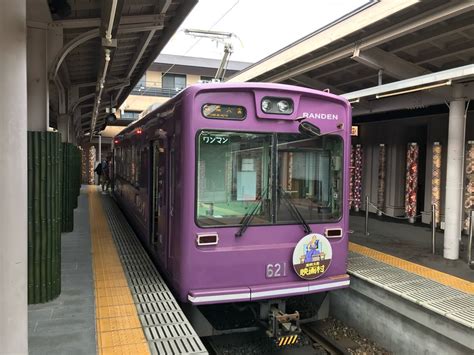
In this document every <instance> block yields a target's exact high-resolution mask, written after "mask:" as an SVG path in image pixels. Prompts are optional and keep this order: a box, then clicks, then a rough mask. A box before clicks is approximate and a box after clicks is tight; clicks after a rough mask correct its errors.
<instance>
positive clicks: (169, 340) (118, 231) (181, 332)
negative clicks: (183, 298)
mask: <svg viewBox="0 0 474 355" xmlns="http://www.w3.org/2000/svg"><path fill="white" fill-rule="evenodd" d="M102 202H103V205H104V208H105V211H106V215H107V219H108V222H109V226H110V229H111V232H112V237H113V239H114V242H115V245H116V247H117V251H118V253H119V256H120V260H121V261H122V265H123V267H124V271H125V274H126V276H127V280H128V284H129V287H130V290H131V292H132V295H133V299H134V302H135V305H136V307H137V311H138V315H139V318H140V322H141V323H142V327H143V329H144V333H145V336H146V338H147V340H148V346H149V348H150V351H151V353H152V354H160V355H165V354H166V355H168V354H172V355H175V354H176V355H177V354H208V352H207V350H206V348H205V347H204V345H203V344H202V342H201V340H200V339H199V337H198V336H197V334H196V332H195V331H194V329H193V328H192V327H191V324H190V323H189V321H188V320H187V318H186V316H185V315H184V313H183V312H182V310H181V309H180V307H179V306H178V303H177V302H176V300H175V299H174V297H173V295H172V293H171V292H170V290H169V288H168V286H167V285H166V284H165V282H164V281H163V278H162V277H161V276H160V274H159V273H158V271H157V270H156V268H155V266H154V265H153V263H152V261H151V259H150V258H149V256H148V255H147V254H146V252H145V250H144V248H143V247H142V245H141V244H140V242H139V240H138V238H137V236H136V235H135V234H134V233H133V231H132V229H131V228H130V226H129V225H128V223H127V222H126V220H125V217H124V216H123V214H122V212H121V211H120V210H119V208H118V207H117V206H116V205H115V203H114V201H112V199H111V198H110V197H103V199H102Z"/></svg>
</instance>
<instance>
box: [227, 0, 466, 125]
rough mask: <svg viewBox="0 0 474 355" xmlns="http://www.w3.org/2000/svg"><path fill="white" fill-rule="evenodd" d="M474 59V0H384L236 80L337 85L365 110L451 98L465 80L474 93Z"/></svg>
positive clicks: (337, 90) (358, 111) (356, 111)
mask: <svg viewBox="0 0 474 355" xmlns="http://www.w3.org/2000/svg"><path fill="white" fill-rule="evenodd" d="M473 63H474V2H473V1H443V0H430V1H415V0H380V1H372V2H370V3H368V4H367V5H366V6H363V7H362V8H360V9H357V10H356V11H354V12H353V13H351V14H348V15H347V16H345V17H343V18H341V19H339V20H337V21H336V22H334V23H331V24H329V25H328V26H326V27H324V28H322V29H320V30H318V31H316V32H314V33H312V34H310V35H308V36H306V37H304V38H302V39H300V40H298V41H297V42H295V43H293V44H291V45H289V46H288V47H286V48H283V49H281V50H280V51H278V52H276V53H274V54H272V55H270V56H268V57H266V58H264V59H262V60H261V61H259V62H257V63H255V64H254V65H252V66H249V67H248V68H246V69H244V70H243V71H241V72H240V73H238V74H236V75H234V76H233V77H231V78H230V79H229V80H228V81H231V82H242V81H263V82H279V83H286V84H292V85H300V86H305V87H310V88H315V89H319V90H323V89H329V91H330V92H332V93H335V94H339V95H343V96H345V97H346V98H348V99H349V100H351V101H352V102H353V113H354V115H355V116H357V115H363V114H367V113H375V112H383V111H390V110H399V109H406V108H420V107H427V106H430V105H436V104H444V102H445V100H449V97H450V95H451V90H450V88H449V85H454V84H458V83H459V84H462V86H463V87H464V89H465V90H464V92H465V93H467V94H466V96H469V95H470V96H473V95H474V86H473V81H474V64H473ZM428 89H429V90H428ZM402 92H403V93H406V94H401V95H400V93H402ZM469 93H470V94H469Z"/></svg>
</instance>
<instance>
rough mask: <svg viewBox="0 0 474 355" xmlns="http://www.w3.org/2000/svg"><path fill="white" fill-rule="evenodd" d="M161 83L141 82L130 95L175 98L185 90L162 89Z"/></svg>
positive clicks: (179, 88) (178, 88)
mask: <svg viewBox="0 0 474 355" xmlns="http://www.w3.org/2000/svg"><path fill="white" fill-rule="evenodd" d="M160 84H161V83H157V82H149V81H146V82H141V83H138V84H137V85H136V86H135V87H134V88H133V90H132V92H131V93H130V94H131V95H142V96H161V97H173V96H175V95H176V94H178V93H179V92H180V91H181V90H183V89H184V88H181V87H176V88H162V87H161V85H160Z"/></svg>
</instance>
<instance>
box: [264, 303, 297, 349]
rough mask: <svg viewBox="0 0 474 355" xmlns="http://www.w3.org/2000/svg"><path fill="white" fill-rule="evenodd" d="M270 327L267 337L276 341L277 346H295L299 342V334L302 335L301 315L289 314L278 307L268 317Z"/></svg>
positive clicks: (271, 310) (273, 308) (272, 309)
mask: <svg viewBox="0 0 474 355" xmlns="http://www.w3.org/2000/svg"><path fill="white" fill-rule="evenodd" d="M268 325H269V328H268V330H267V335H268V336H269V337H271V338H273V339H275V343H276V345H277V346H286V345H293V344H296V343H297V342H298V340H299V333H301V327H300V314H299V313H298V312H295V313H291V314H288V313H284V312H282V311H281V310H280V309H278V308H277V307H272V308H271V309H270V313H269V317H268Z"/></svg>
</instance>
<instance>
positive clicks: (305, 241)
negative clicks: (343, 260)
mask: <svg viewBox="0 0 474 355" xmlns="http://www.w3.org/2000/svg"><path fill="white" fill-rule="evenodd" d="M331 259H332V247H331V243H329V240H327V238H326V237H325V236H323V235H321V234H318V233H311V234H308V235H306V236H304V237H303V238H301V240H300V241H299V242H298V244H296V247H295V250H294V251H293V267H294V269H295V272H296V273H297V274H298V276H299V277H301V278H302V279H305V280H314V279H317V278H318V277H321V276H322V275H323V274H324V273H325V272H326V271H327V270H328V269H329V265H330V264H331Z"/></svg>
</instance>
